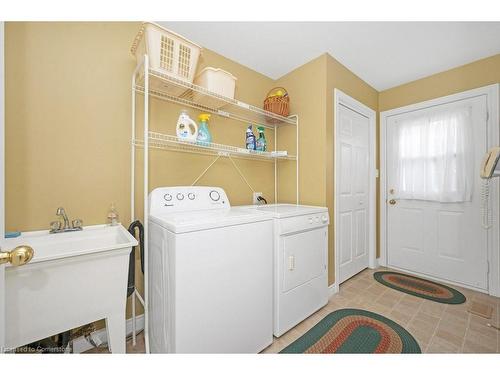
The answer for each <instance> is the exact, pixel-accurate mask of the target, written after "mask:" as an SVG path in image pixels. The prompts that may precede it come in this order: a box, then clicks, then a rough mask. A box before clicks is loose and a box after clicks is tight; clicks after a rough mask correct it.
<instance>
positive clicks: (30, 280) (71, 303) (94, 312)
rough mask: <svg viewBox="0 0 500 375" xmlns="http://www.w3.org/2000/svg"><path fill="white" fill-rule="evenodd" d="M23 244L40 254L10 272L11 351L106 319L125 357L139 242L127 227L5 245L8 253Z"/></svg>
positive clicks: (28, 237) (115, 348)
mask: <svg viewBox="0 0 500 375" xmlns="http://www.w3.org/2000/svg"><path fill="white" fill-rule="evenodd" d="M19 245H28V246H31V247H32V248H33V250H34V251H35V254H34V256H33V259H32V260H31V261H30V262H29V263H27V264H26V265H24V266H20V267H14V266H7V267H6V270H5V284H6V285H5V286H6V296H5V298H6V300H5V302H6V306H5V309H6V338H5V340H6V342H5V344H6V347H7V349H9V348H12V349H13V348H16V347H19V346H22V345H25V344H28V343H31V342H34V341H38V340H41V339H43V338H45V337H48V336H51V335H55V334H58V333H61V332H65V331H68V330H70V329H73V328H77V327H79V326H81V325H84V324H88V323H91V322H94V321H96V320H100V319H106V328H107V332H108V345H109V347H110V349H111V351H112V352H115V353H124V352H125V307H126V300H127V280H128V259H129V254H130V251H131V250H132V247H133V246H136V245H137V240H136V239H135V238H134V237H133V236H132V235H131V234H130V233H129V232H128V231H127V230H126V229H125V228H124V227H123V226H122V225H116V226H108V225H95V226H87V227H84V228H83V230H81V231H75V232H66V233H57V234H49V232H48V231H36V232H26V233H23V234H22V235H21V236H20V237H17V238H10V239H4V240H1V241H0V246H1V247H2V249H5V250H11V249H13V248H15V247H16V246H19Z"/></svg>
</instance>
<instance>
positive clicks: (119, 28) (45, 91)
mask: <svg viewBox="0 0 500 375" xmlns="http://www.w3.org/2000/svg"><path fill="white" fill-rule="evenodd" d="M138 28H139V24H138V23H13V22H9V23H7V24H6V30H5V31H6V35H5V37H6V40H5V49H6V50H5V52H6V53H5V55H6V56H5V57H6V181H7V184H6V229H7V230H21V231H27V230H35V229H44V228H47V226H48V223H49V222H50V221H52V220H54V219H55V210H56V208H57V207H58V206H64V207H65V208H66V209H67V211H68V213H69V215H70V216H71V217H72V218H74V217H79V218H82V219H83V220H84V223H85V224H86V225H89V224H97V223H103V222H104V221H105V216H106V213H107V210H108V208H109V205H110V203H111V202H115V203H116V206H117V208H118V211H119V213H120V215H121V220H122V222H123V223H125V224H127V223H129V222H130V209H129V195H130V186H129V180H130V164H129V163H130V160H129V159H130V114H131V104H130V79H131V73H132V70H133V68H134V66H135V61H134V59H133V57H132V56H131V55H130V53H129V48H130V44H131V41H132V40H133V38H134V36H135V34H136V32H137V30H138ZM209 65H210V66H217V67H221V68H223V69H225V70H228V71H230V72H231V73H233V74H234V75H235V76H236V77H237V78H238V81H237V91H236V96H237V98H238V99H240V100H243V101H246V102H248V103H251V104H254V105H256V106H259V107H260V106H262V99H263V98H264V96H265V94H266V93H267V91H268V90H269V89H270V88H272V87H274V86H284V87H285V88H286V89H287V90H288V92H289V95H290V98H291V113H296V114H298V115H299V118H300V136H299V138H300V181H299V184H300V191H301V194H300V203H302V204H312V205H321V206H327V207H328V208H329V212H330V218H331V222H332V223H333V151H334V150H333V145H334V143H333V126H334V124H333V89H334V88H339V89H340V90H342V91H344V92H345V93H346V94H348V95H350V96H352V97H354V98H355V99H357V100H359V101H360V102H362V103H364V104H366V105H367V106H368V107H370V108H372V109H374V110H380V111H384V110H387V109H390V108H395V107H399V106H403V105H408V104H411V103H415V102H419V101H423V100H427V99H431V98H435V97H439V96H443V95H448V94H452V93H455V92H459V91H463V90H467V89H471V88H474V87H480V86H484V85H488V84H491V83H495V82H500V55H496V56H493V57H490V58H487V59H483V60H480V61H477V62H474V63H471V64H468V65H465V66H463V67H459V68H456V69H452V70H449V71H446V72H443V73H439V74H436V75H433V76H430V77H427V78H424V79H421V80H418V81H415V82H411V83H408V84H405V85H401V86H398V87H395V88H393V89H389V90H385V91H383V92H381V93H377V91H376V90H374V89H373V88H371V87H370V86H369V85H368V84H366V83H365V82H363V81H362V80H361V79H360V78H359V77H357V76H356V75H354V74H353V73H352V72H350V71H349V70H348V69H347V68H345V67H344V66H342V65H341V64H340V63H339V62H338V61H336V60H335V59H334V58H332V57H331V56H330V55H328V54H323V55H321V56H319V57H318V58H316V59H314V60H312V61H311V62H309V63H307V64H305V65H303V66H301V67H299V68H297V69H295V70H294V71H292V72H290V73H288V74H286V75H285V76H283V77H281V78H280V79H278V80H277V81H273V80H271V79H269V78H267V77H265V76H263V75H261V74H259V73H256V72H254V71H252V70H250V69H248V68H246V67H244V66H242V65H240V64H237V63H236V62H234V61H231V60H228V59H226V58H224V57H222V56H220V55H218V54H216V53H213V52H211V51H209V50H204V52H203V55H202V58H201V60H200V64H199V67H198V69H199V70H200V69H202V68H203V67H205V66H209ZM139 99H140V97H139ZM181 109H182V108H181V107H179V106H177V105H174V104H169V103H165V102H160V101H157V100H152V103H151V116H150V118H151V128H152V130H157V131H160V132H165V133H170V134H173V133H174V127H175V123H176V119H177V116H178V113H179V111H180V110H181ZM190 114H191V116H192V117H193V118H195V117H196V115H197V112H196V111H194V110H190ZM141 115H142V111H141V106H140V105H139V110H138V114H137V118H138V120H140V119H141ZM139 123H140V121H139ZM210 128H211V131H212V134H213V137H214V141H215V142H220V143H229V144H234V145H241V146H243V144H244V130H245V124H243V123H239V122H233V121H228V120H226V119H222V118H219V117H217V116H214V117H213V118H212V121H211V124H210ZM278 132H279V136H280V137H279V143H278V149H287V150H288V151H289V152H290V153H291V154H294V153H295V146H294V143H295V129H294V127H283V128H280V129H279V130H278ZM377 134H378V132H377ZM267 137H268V140H269V144H270V145H272V144H273V138H272V134H271V133H270V132H268V133H267ZM211 160H212V159H211V158H209V157H206V156H198V155H188V154H179V153H170V152H164V151H157V150H152V151H151V164H150V168H151V171H150V172H151V183H150V188H151V189H152V188H154V187H157V186H162V185H184V184H191V183H192V182H193V180H194V179H195V178H196V177H197V175H198V174H199V173H200V172H201V171H203V170H204V168H205V167H206V166H207V165H208V163H210V161H211ZM137 161H138V163H139V165H141V163H142V158H141V153H140V152H139V153H138V156H137ZM237 163H238V165H239V166H240V168H241V169H242V170H243V172H244V173H245V175H246V176H247V178H248V180H249V182H250V183H251V184H252V186H253V187H254V189H256V190H258V191H263V192H264V196H266V197H267V198H270V199H269V200H270V201H273V200H274V186H273V177H274V174H273V173H274V169H273V166H272V164H269V163H264V162H256V161H246V160H237ZM279 164H280V168H279V185H278V198H279V200H280V201H281V202H295V163H293V162H289V161H281V162H280V163H279ZM377 165H378V161H377ZM141 176H142V171H141V170H140V168H139V170H138V175H137V181H138V184H137V202H138V203H137V205H136V210H137V211H136V212H137V213H138V215H137V216H138V217H139V218H141V217H140V214H139V213H140V212H141V211H142V200H141V199H140V194H141V193H142V191H141V188H140V186H141V185H140V183H139V182H140V181H141ZM199 184H205V185H220V186H222V187H223V188H225V189H226V191H227V192H228V195H229V197H230V199H231V202H232V204H235V205H236V204H247V203H250V202H251V192H250V190H249V188H248V187H247V186H246V185H245V183H244V182H243V181H242V180H241V179H240V178H239V176H238V175H237V173H236V172H235V170H234V169H233V168H232V167H231V165H230V164H229V161H228V160H226V159H224V160H220V161H219V162H218V163H217V164H215V165H214V167H213V168H212V169H211V170H210V172H209V173H208V174H207V175H206V176H205V177H204V178H203V179H202V180H201V181H200V182H199ZM377 204H378V202H377ZM332 228H333V225H330V244H329V283H332V282H334V263H333V259H334V257H333V243H334V238H333V233H332Z"/></svg>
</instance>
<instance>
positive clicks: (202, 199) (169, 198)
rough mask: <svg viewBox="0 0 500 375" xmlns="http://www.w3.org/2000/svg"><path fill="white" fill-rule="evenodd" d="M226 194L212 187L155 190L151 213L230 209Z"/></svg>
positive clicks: (152, 194)
mask: <svg viewBox="0 0 500 375" xmlns="http://www.w3.org/2000/svg"><path fill="white" fill-rule="evenodd" d="M229 207H231V205H230V204H229V199H228V198H227V195H226V192H225V191H224V189H222V188H220V187H211V186H169V187H160V188H156V189H154V190H153V191H152V192H151V193H150V194H149V213H150V214H160V213H170V212H179V211H196V210H211V209H214V208H229Z"/></svg>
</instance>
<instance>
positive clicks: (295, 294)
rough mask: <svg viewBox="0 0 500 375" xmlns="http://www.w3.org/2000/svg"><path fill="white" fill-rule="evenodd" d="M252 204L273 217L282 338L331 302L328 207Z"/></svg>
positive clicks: (276, 328) (278, 321)
mask: <svg viewBox="0 0 500 375" xmlns="http://www.w3.org/2000/svg"><path fill="white" fill-rule="evenodd" d="M245 207H253V209H254V210H255V211H258V212H261V213H263V214H272V215H273V217H274V302H273V305H274V307H273V310H274V314H273V317H274V335H275V336H276V337H279V336H281V335H283V334H284V333H285V332H287V331H288V330H290V329H291V328H293V327H294V326H296V325H297V324H298V323H300V322H301V321H303V320H304V319H306V318H307V317H309V316H310V315H312V314H313V313H314V312H316V311H317V310H319V309H320V308H321V307H323V306H325V305H326V304H327V303H328V224H329V216H328V209H327V208H326V207H316V206H302V205H294V204H269V205H263V206H245Z"/></svg>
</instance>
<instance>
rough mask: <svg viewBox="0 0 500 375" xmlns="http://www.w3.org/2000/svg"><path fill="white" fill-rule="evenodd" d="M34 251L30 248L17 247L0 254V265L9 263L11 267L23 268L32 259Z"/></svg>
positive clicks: (24, 246)
mask: <svg viewBox="0 0 500 375" xmlns="http://www.w3.org/2000/svg"><path fill="white" fill-rule="evenodd" d="M34 254H35V251H34V250H33V248H32V247H31V246H26V245H23V246H18V247H16V248H15V249H14V250H12V251H2V252H0V264H3V263H10V264H12V265H13V266H23V265H25V264H26V263H28V262H29V261H30V260H31V259H33V255H34Z"/></svg>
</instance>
